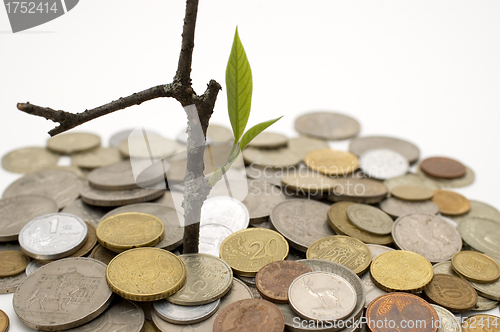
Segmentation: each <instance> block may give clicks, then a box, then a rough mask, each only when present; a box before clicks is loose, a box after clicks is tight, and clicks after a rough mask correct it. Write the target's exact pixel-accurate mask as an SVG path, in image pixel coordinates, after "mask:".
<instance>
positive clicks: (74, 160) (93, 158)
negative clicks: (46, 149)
mask: <svg viewBox="0 0 500 332" xmlns="http://www.w3.org/2000/svg"><path fill="white" fill-rule="evenodd" d="M120 160H122V156H121V155H120V152H118V149H116V148H102V147H99V148H97V149H94V150H90V151H88V152H84V153H79V154H74V155H72V156H71V164H72V165H75V166H78V167H82V168H87V169H94V168H97V167H102V166H106V165H110V164H114V163H117V162H119V161H120Z"/></svg>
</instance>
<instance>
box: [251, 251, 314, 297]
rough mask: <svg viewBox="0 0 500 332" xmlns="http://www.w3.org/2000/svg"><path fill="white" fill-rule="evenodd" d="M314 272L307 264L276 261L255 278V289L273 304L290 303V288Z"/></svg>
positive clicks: (266, 266)
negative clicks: (296, 279) (299, 278)
mask: <svg viewBox="0 0 500 332" xmlns="http://www.w3.org/2000/svg"><path fill="white" fill-rule="evenodd" d="M307 272H312V270H311V269H310V268H309V267H308V266H307V265H305V264H302V263H299V262H295V261H276V262H271V263H269V264H267V265H265V266H264V267H262V268H261V269H260V270H259V272H257V275H256V276H255V287H257V290H258V291H259V293H260V295H261V296H262V297H263V298H264V299H266V300H268V301H271V302H276V303H288V288H290V284H291V283H292V281H293V280H294V279H295V278H297V277H298V276H300V275H302V274H304V273H307Z"/></svg>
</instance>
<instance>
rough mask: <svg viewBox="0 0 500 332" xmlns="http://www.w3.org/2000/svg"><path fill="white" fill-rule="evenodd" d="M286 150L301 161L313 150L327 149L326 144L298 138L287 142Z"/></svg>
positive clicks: (311, 139) (306, 138)
mask: <svg viewBox="0 0 500 332" xmlns="http://www.w3.org/2000/svg"><path fill="white" fill-rule="evenodd" d="M288 148H289V149H290V150H291V151H292V152H293V153H295V154H296V155H297V156H298V157H300V158H301V160H304V157H305V156H306V155H307V154H308V153H309V152H312V151H314V150H320V149H328V143H327V142H325V141H323V140H319V139H316V138H311V137H307V136H299V137H294V138H290V139H289V140H288Z"/></svg>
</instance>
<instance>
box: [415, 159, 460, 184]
mask: <svg viewBox="0 0 500 332" xmlns="http://www.w3.org/2000/svg"><path fill="white" fill-rule="evenodd" d="M420 169H422V171H424V172H425V173H427V174H428V175H430V176H433V177H436V178H444V179H454V178H459V177H462V176H464V175H465V171H466V168H465V166H464V165H463V164H462V163H461V162H459V161H457V160H455V159H451V158H446V157H431V158H426V159H424V160H422V162H421V163H420Z"/></svg>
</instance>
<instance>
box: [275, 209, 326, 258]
mask: <svg viewBox="0 0 500 332" xmlns="http://www.w3.org/2000/svg"><path fill="white" fill-rule="evenodd" d="M329 209H330V206H329V205H328V204H325V203H320V202H315V201H311V200H307V199H293V200H287V201H284V202H282V203H280V204H278V205H276V206H275V207H274V209H273V211H272V213H271V216H270V217H271V223H272V224H273V227H274V228H275V229H276V230H277V231H278V232H280V233H281V234H282V235H283V236H284V237H285V238H286V239H287V240H288V242H289V243H290V246H292V247H293V248H295V249H297V250H299V251H302V252H306V251H307V248H308V247H309V246H310V245H311V244H313V242H315V241H316V240H319V239H321V238H323V237H326V236H331V235H335V232H334V231H333V230H332V229H331V228H330V226H329V225H328V217H327V214H328V210H329Z"/></svg>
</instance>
